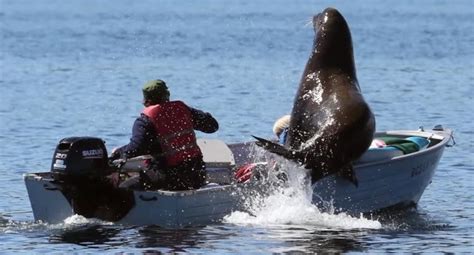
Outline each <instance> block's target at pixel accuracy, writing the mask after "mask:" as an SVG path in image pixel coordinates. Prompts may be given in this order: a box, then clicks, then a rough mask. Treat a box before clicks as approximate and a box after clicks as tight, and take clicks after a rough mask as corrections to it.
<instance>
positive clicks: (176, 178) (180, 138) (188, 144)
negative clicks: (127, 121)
mask: <svg viewBox="0 0 474 255" xmlns="http://www.w3.org/2000/svg"><path fill="white" fill-rule="evenodd" d="M143 105H144V106H145V108H144V109H143V111H142V113H141V114H140V116H139V117H138V118H137V119H136V120H135V122H134V124H133V129H132V137H131V139H130V142H129V143H128V144H127V145H124V146H122V147H120V148H116V149H114V150H113V151H112V155H111V159H118V158H121V159H128V158H133V157H136V156H140V155H151V156H152V157H153V159H152V160H151V161H150V162H148V164H147V165H148V167H147V170H146V171H144V172H143V173H141V174H140V177H139V178H130V179H129V180H126V181H124V182H122V183H121V184H120V187H128V188H134V187H142V188H150V189H159V188H161V189H166V190H187V189H197V188H199V187H201V186H203V185H204V184H205V182H206V180H205V176H206V173H205V164H204V161H203V155H202V152H201V150H200V148H199V146H198V145H197V141H196V134H195V132H194V130H199V131H202V132H204V133H214V132H216V131H217V130H218V129H219V124H218V122H217V120H216V119H215V118H214V117H213V116H212V115H211V114H210V113H207V112H203V111H201V110H198V109H195V108H192V107H190V106H188V105H186V104H185V103H184V102H182V101H178V100H176V101H170V92H169V90H168V87H167V86H166V83H165V82H164V81H163V80H152V81H149V82H147V83H146V84H145V86H144V87H143ZM144 183H146V185H145V184H144ZM145 186H146V187H145Z"/></svg>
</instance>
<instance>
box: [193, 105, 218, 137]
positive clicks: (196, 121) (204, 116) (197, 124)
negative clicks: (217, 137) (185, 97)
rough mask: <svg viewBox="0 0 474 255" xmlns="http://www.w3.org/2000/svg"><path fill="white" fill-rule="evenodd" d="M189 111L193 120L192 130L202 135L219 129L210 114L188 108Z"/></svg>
mask: <svg viewBox="0 0 474 255" xmlns="http://www.w3.org/2000/svg"><path fill="white" fill-rule="evenodd" d="M188 107H189V106H188ZM189 110H190V111H191V115H192V118H193V126H194V129H196V130H199V131H201V132H204V133H214V132H216V131H217V130H218V129H219V123H217V120H216V119H214V117H212V115H211V114H210V113H208V112H203V111H201V110H198V109H194V108H192V107H189Z"/></svg>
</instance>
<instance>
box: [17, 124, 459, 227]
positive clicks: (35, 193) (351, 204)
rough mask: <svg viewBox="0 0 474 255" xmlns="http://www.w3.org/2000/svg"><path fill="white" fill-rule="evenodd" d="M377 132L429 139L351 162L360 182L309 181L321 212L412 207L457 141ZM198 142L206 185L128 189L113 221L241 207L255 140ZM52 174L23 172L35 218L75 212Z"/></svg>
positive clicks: (195, 218) (214, 213)
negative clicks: (241, 177)
mask: <svg viewBox="0 0 474 255" xmlns="http://www.w3.org/2000/svg"><path fill="white" fill-rule="evenodd" d="M382 136H390V137H395V138H401V139H405V138H408V137H421V138H424V139H426V140H427V141H428V142H429V144H427V146H426V148H421V149H420V150H418V151H416V152H413V153H409V154H404V155H402V154H403V153H400V152H399V151H397V152H395V151H394V150H390V149H388V150H368V151H367V152H366V154H364V155H363V156H362V157H361V159H360V160H359V161H358V162H356V163H355V164H354V170H355V173H356V176H357V178H358V180H359V186H358V187H356V186H354V185H353V184H352V183H350V182H349V181H347V180H345V179H343V178H341V177H338V176H328V177H326V178H323V179H321V180H320V181H318V182H316V183H314V184H313V203H314V204H315V205H317V206H318V207H320V208H321V209H322V210H330V211H336V212H346V213H348V214H353V215H356V214H358V213H367V212H375V211H380V210H384V209H389V208H394V207H408V206H413V205H416V204H417V203H418V201H419V200H420V198H421V196H422V194H423V192H424V190H425V189H426V187H427V186H428V184H430V183H431V180H432V177H433V175H434V172H435V169H436V167H437V165H438V162H439V161H440V159H441V156H442V153H443V151H444V148H445V147H446V146H449V145H450V144H449V142H450V141H453V142H454V140H453V137H452V131H451V130H449V129H443V128H442V127H441V126H437V127H435V128H434V129H433V130H430V131H423V130H417V131H387V132H379V133H376V135H375V137H376V138H379V137H382ZM199 145H200V147H201V149H202V151H203V154H204V160H205V162H206V165H207V172H208V180H209V182H210V184H209V185H207V186H205V187H203V188H200V189H198V190H188V191H164V190H158V191H138V190H134V191H130V192H132V193H133V205H132V206H131V207H130V209H129V210H128V211H127V212H126V214H125V215H124V216H123V217H121V218H120V219H118V220H117V222H118V223H123V224H131V225H159V226H162V227H171V228H175V227H185V226H191V225H206V224H210V223H213V222H219V221H220V220H221V219H222V218H223V216H225V215H227V214H229V213H231V212H232V211H235V210H245V208H243V206H242V204H243V202H245V201H243V200H242V199H243V197H242V196H240V195H239V194H241V193H239V191H242V189H251V188H252V180H250V181H249V182H246V183H237V182H236V181H235V180H234V171H235V169H236V166H240V165H244V164H247V163H249V162H253V161H254V160H256V159H255V155H253V154H252V153H251V152H252V151H253V149H254V143H253V142H246V143H236V144H228V145H227V144H225V143H224V142H222V141H220V140H199ZM422 147H423V146H422ZM390 151H391V152H390ZM137 162H138V164H136V163H137ZM140 162H141V159H139V160H138V161H135V163H134V162H133V161H130V162H128V166H126V167H125V168H131V169H136V168H140ZM53 165H54V162H53ZM53 177H54V176H53V175H52V174H51V172H41V173H29V174H25V175H24V180H25V184H26V187H27V190H28V195H29V198H30V202H31V206H32V209H33V215H34V218H35V220H37V221H43V222H48V223H59V222H62V221H63V220H65V219H66V218H68V217H70V216H72V215H74V214H75V213H76V212H74V210H73V206H72V205H71V204H73V201H71V199H70V198H67V196H65V195H64V192H63V189H62V187H61V185H62V184H59V183H58V182H57V181H55V179H54V178H53ZM99 218H100V217H99Z"/></svg>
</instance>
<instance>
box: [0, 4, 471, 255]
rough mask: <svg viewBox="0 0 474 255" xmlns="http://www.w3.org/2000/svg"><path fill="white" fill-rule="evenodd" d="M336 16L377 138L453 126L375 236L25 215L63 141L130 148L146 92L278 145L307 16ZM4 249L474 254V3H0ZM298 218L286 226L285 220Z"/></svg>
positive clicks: (0, 234) (245, 136)
mask: <svg viewBox="0 0 474 255" xmlns="http://www.w3.org/2000/svg"><path fill="white" fill-rule="evenodd" d="M328 6H333V7H336V8H338V9H339V10H340V11H341V12H342V14H343V15H344V16H345V17H346V20H347V22H348V23H349V26H350V28H351V31H352V38H353V43H354V51H355V60H356V66H357V74H358V79H359V83H360V86H361V88H362V90H363V93H364V96H365V98H366V100H367V101H368V102H369V104H370V105H371V107H372V109H373V111H374V112H375V114H376V119H377V129H378V130H387V129H392V130H393V129H417V128H418V127H419V126H424V127H425V128H431V127H433V126H434V125H436V124H443V125H444V126H445V127H449V128H452V129H454V130H455V138H456V141H457V145H456V146H455V147H452V148H447V149H446V151H445V154H444V156H443V158H442V160H441V162H440V165H439V167H438V170H437V172H436V174H435V177H434V179H433V183H432V184H431V185H430V186H429V187H428V188H427V190H426V192H425V194H424V195H423V197H422V199H421V201H420V204H419V206H418V209H417V210H416V211H407V212H399V213H394V214H391V215H387V216H386V217H383V218H381V219H379V220H380V222H381V223H382V228H380V229H359V228H350V229H345V230H344V229H340V228H338V227H331V226H325V227H324V228H322V227H320V226H318V224H313V225H312V224H294V223H293V224H290V223H288V224H283V225H281V224H278V225H273V224H243V225H242V224H232V223H223V224H218V225H212V226H207V227H202V228H192V229H184V230H163V229H159V228H157V227H126V226H117V225H110V224H107V223H101V222H94V221H92V222H91V221H89V222H86V223H83V224H82V223H80V222H79V223H77V222H76V223H75V224H60V225H47V224H41V223H34V222H33V215H32V212H31V207H30V204H29V200H28V198H27V194H26V189H25V187H24V183H23V180H22V174H24V173H27V172H35V171H47V170H48V169H49V166H50V160H51V157H52V154H53V150H54V148H55V145H56V143H57V142H58V141H59V140H60V139H61V138H63V137H66V136H76V135H78V136H83V135H89V136H98V137H102V138H103V139H105V140H106V141H107V147H108V149H109V150H110V149H111V148H113V147H115V146H118V145H122V144H124V143H126V142H127V141H128V139H129V135H130V129H131V125H132V122H133V120H134V118H135V117H136V116H137V114H138V112H139V111H140V110H141V108H142V106H141V105H140V102H141V94H140V93H141V92H140V88H141V86H142V84H143V83H144V82H145V81H146V80H149V79H154V78H162V79H164V80H166V81H167V83H168V84H169V86H170V89H171V93H172V97H173V98H179V99H182V100H184V101H186V102H188V103H189V104H190V105H192V106H194V107H196V108H200V109H203V110H205V111H210V112H212V113H213V115H214V116H215V117H216V118H217V119H218V120H219V122H220V125H221V129H220V130H219V132H218V133H216V134H212V135H205V134H199V136H200V137H208V138H220V139H223V140H224V141H226V142H238V141H244V140H250V139H251V137H250V135H251V134H255V135H259V136H267V137H269V136H271V127H272V124H273V121H274V120H275V119H276V118H278V117H279V116H281V115H282V114H285V113H288V112H289V111H290V110H291V106H292V101H293V97H294V94H295V91H296V86H297V84H298V82H299V79H300V75H301V73H302V70H303V68H304V65H305V63H306V60H307V58H308V56H309V53H310V49H311V46H312V40H313V30H312V28H311V26H310V25H308V24H309V22H310V20H311V17H312V15H313V14H316V13H317V12H319V11H321V10H323V9H324V8H325V7H328ZM0 34H1V40H0V173H1V175H0V187H2V192H0V253H17V252H21V253H44V252H48V253H49V252H58V253H63V252H80V253H84V252H110V253H116V252H147V251H149V252H152V251H161V252H171V251H183V252H192V253H210V252H212V253H246V254H247V253H268V252H290V251H301V252H308V253H312V252H321V251H326V252H353V253H358V252H362V253H365V252H374V253H380V252H397V253H398V252H401V253H405V252H428V253H432V252H455V253H458V252H467V253H471V252H473V247H474V245H473V239H474V238H473V237H474V234H473V233H474V223H473V222H474V221H473V219H474V198H473V196H474V195H473V194H474V188H473V184H472V183H473V177H474V166H473V165H474V164H473V158H474V149H473V142H474V139H473V128H474V125H473V119H474V118H473V117H474V116H473V115H474V114H473V110H474V101H473V85H474V68H473V66H474V60H473V59H474V47H473V46H474V3H473V2H472V1H470V0H465V1H448V0H446V1H441V0H438V1H409V0H402V1H302V0H296V1H283V0H277V1H274V0H272V1H270V0H261V1H238V0H229V1H220V0H203V1H197V0H195V1H171V0H169V1H151V0H150V1H127V0H118V1H100V0H96V1H93V0H84V1H60V0H57V1H53V0H45V1H33V0H30V1H28V0H0ZM290 221H291V220H290V219H289V222H290Z"/></svg>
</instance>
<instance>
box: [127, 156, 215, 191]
mask: <svg viewBox="0 0 474 255" xmlns="http://www.w3.org/2000/svg"><path fill="white" fill-rule="evenodd" d="M205 183H206V171H205V164H204V162H203V160H202V158H194V159H191V160H189V161H186V162H184V163H182V164H180V165H178V166H174V167H168V168H166V169H163V168H160V169H157V168H155V167H153V164H152V165H151V167H150V169H148V170H146V171H144V172H141V173H140V175H139V176H136V177H131V178H129V179H127V180H125V181H123V182H122V183H121V184H120V187H121V188H129V189H139V190H157V189H164V190H190V189H198V188H200V187H202V186H204V185H205Z"/></svg>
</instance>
